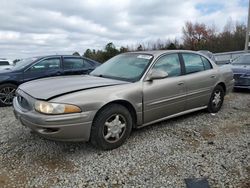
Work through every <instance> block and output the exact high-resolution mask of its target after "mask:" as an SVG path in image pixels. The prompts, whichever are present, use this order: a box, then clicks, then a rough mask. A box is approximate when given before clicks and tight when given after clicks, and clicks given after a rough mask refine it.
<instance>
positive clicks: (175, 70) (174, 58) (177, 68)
mask: <svg viewBox="0 0 250 188" xmlns="http://www.w3.org/2000/svg"><path fill="white" fill-rule="evenodd" d="M153 69H158V70H161V71H164V72H167V73H168V77H174V76H180V75H181V65H180V61H179V56H178V54H169V55H165V56H163V57H161V58H160V59H159V60H158V61H157V62H156V64H155V65H154V67H153Z"/></svg>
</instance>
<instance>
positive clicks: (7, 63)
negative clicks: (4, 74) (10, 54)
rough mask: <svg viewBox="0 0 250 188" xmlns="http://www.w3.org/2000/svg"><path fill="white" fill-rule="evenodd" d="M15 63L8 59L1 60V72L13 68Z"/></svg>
mask: <svg viewBox="0 0 250 188" xmlns="http://www.w3.org/2000/svg"><path fill="white" fill-rule="evenodd" d="M13 65H14V63H13V62H12V61H10V60H7V59H0V70H3V69H8V68H11V67H12V66H13Z"/></svg>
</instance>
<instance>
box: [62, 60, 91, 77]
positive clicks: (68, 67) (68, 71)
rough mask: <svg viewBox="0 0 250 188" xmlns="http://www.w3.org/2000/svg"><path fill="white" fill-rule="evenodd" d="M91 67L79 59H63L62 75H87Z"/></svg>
mask: <svg viewBox="0 0 250 188" xmlns="http://www.w3.org/2000/svg"><path fill="white" fill-rule="evenodd" d="M91 70H92V66H91V65H90V64H89V63H88V62H87V61H85V60H84V59H83V58H81V57H63V71H64V75H78V74H88V73H89V72H90V71H91Z"/></svg>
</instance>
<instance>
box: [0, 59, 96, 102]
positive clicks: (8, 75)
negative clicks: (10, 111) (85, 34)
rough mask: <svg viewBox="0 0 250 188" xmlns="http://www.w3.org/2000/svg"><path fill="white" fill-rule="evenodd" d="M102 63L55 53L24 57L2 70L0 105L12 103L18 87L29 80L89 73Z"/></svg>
mask: <svg viewBox="0 0 250 188" xmlns="http://www.w3.org/2000/svg"><path fill="white" fill-rule="evenodd" d="M99 65H100V63H98V62H96V61H93V60H91V59H88V58H85V57H81V56H72V55H53V56H43V57H32V58H27V59H23V60H21V61H20V62H18V63H17V64H16V65H15V66H13V67H9V68H6V69H3V70H0V106H10V105H12V100H13V98H14V95H15V90H16V88H17V87H18V86H19V85H20V84H22V83H24V82H27V81H30V80H35V79H39V78H45V77H51V76H65V75H79V74H88V73H89V72H91V71H92V70H94V69H95V68H96V67H97V66H99Z"/></svg>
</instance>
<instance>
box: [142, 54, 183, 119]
mask: <svg viewBox="0 0 250 188" xmlns="http://www.w3.org/2000/svg"><path fill="white" fill-rule="evenodd" d="M152 69H159V70H161V71H165V72H167V73H168V77H167V78H164V79H158V80H153V81H144V82H143V109H144V123H149V122H152V121H155V120H159V119H161V118H164V117H166V116H169V115H172V114H175V113H178V112H181V111H183V110H184V106H185V100H186V93H185V84H184V80H183V78H182V76H181V75H182V68H181V63H180V60H179V56H178V54H177V53H174V54H167V55H164V56H162V57H160V58H159V59H158V60H157V62H156V63H155V65H154V66H153V68H152Z"/></svg>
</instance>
